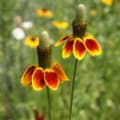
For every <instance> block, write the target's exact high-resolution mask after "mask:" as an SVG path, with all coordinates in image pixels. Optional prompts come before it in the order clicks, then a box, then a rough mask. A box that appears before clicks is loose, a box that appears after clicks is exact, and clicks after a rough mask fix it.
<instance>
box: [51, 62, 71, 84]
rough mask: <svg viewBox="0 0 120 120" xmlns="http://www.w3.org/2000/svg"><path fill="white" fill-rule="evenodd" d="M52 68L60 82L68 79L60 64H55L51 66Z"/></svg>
mask: <svg viewBox="0 0 120 120" xmlns="http://www.w3.org/2000/svg"><path fill="white" fill-rule="evenodd" d="M52 68H53V70H54V71H55V72H56V74H57V75H58V77H59V79H60V81H61V82H63V81H66V80H69V78H68V77H67V75H66V74H65V72H64V69H63V67H62V66H61V65H60V64H57V63H56V64H53V66H52Z"/></svg>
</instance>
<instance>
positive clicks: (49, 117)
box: [46, 87, 52, 120]
mask: <svg viewBox="0 0 120 120" xmlns="http://www.w3.org/2000/svg"><path fill="white" fill-rule="evenodd" d="M46 89H47V97H48V120H52V116H51V100H50V91H49V88H48V87H47V88H46Z"/></svg>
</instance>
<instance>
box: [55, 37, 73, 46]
mask: <svg viewBox="0 0 120 120" xmlns="http://www.w3.org/2000/svg"><path fill="white" fill-rule="evenodd" d="M70 39H72V35H67V36H65V37H64V38H62V39H60V40H58V41H57V42H56V44H55V47H57V46H59V45H61V44H62V43H64V41H66V40H70Z"/></svg>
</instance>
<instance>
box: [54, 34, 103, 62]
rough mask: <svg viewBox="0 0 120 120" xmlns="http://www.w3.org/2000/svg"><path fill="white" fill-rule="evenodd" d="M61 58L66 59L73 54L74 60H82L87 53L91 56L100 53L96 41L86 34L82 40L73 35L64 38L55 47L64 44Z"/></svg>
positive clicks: (99, 47) (100, 50)
mask: <svg viewBox="0 0 120 120" xmlns="http://www.w3.org/2000/svg"><path fill="white" fill-rule="evenodd" d="M64 42H65V44H64V46H63V51H62V57H63V58H68V57H70V55H71V54H72V52H73V55H74V57H75V58H76V59H78V60H82V59H83V58H84V56H85V54H86V52H88V53H89V54H90V55H91V56H97V55H100V54H101V53H102V49H101V46H100V44H99V43H98V42H97V41H96V39H95V38H94V37H93V36H92V35H89V34H86V35H85V36H84V37H83V39H81V38H79V37H74V36H73V35H68V36H65V37H64V38H62V39H60V40H59V41H58V42H57V43H56V44H55V46H59V45H61V44H62V43H64Z"/></svg>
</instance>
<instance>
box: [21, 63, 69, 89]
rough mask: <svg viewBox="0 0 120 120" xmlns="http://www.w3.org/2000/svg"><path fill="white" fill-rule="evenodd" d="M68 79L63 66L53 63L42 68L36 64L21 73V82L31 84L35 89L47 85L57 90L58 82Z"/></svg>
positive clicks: (24, 84)
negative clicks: (48, 66)
mask: <svg viewBox="0 0 120 120" xmlns="http://www.w3.org/2000/svg"><path fill="white" fill-rule="evenodd" d="M66 80H68V77H67V75H66V74H65V72H64V69H63V67H62V66H61V65H60V64H58V63H54V64H53V65H52V66H51V67H50V68H46V69H43V68H42V67H39V66H37V65H32V66H30V67H28V68H27V69H26V70H25V72H24V73H23V75H22V78H21V84H22V85H23V86H32V88H33V89H34V90H35V91H40V90H42V89H43V88H44V87H45V86H48V87H49V88H50V89H51V90H57V88H58V86H59V85H60V83H63V82H64V81H66Z"/></svg>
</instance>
